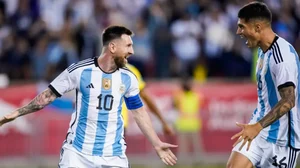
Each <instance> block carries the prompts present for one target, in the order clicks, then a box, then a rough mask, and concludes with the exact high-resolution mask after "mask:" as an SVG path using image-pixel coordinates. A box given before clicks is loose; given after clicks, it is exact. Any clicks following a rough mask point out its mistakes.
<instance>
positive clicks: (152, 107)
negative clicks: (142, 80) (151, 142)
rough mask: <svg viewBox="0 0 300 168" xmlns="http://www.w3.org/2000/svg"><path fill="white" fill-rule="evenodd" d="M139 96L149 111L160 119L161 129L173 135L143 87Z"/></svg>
mask: <svg viewBox="0 0 300 168" xmlns="http://www.w3.org/2000/svg"><path fill="white" fill-rule="evenodd" d="M140 96H141V98H142V99H143V100H144V102H145V103H146V105H147V106H148V108H149V109H150V111H151V112H152V113H153V114H154V115H155V116H156V117H157V118H158V119H159V120H160V122H161V124H162V126H163V131H164V133H165V134H167V135H174V131H173V129H172V128H171V127H170V126H169V125H168V123H167V121H166V120H165V119H164V117H163V116H162V114H161V112H160V111H159V109H158V107H157V106H156V105H155V103H154V102H153V100H152V99H151V97H149V96H148V94H147V93H146V91H145V89H143V90H141V91H140Z"/></svg>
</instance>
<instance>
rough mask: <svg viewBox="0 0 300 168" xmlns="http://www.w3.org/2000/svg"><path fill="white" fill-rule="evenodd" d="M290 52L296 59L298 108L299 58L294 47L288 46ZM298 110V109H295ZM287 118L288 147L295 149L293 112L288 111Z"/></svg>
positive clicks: (299, 103)
mask: <svg viewBox="0 0 300 168" xmlns="http://www.w3.org/2000/svg"><path fill="white" fill-rule="evenodd" d="M290 51H291V52H292V53H293V54H294V55H295V59H296V63H297V68H298V76H297V80H298V81H297V87H298V95H297V96H298V102H297V105H298V106H299V105H300V97H299V94H300V87H299V81H300V73H299V72H300V64H299V57H298V54H297V52H296V51H295V49H294V47H293V46H291V45H290ZM297 110H298V109H297ZM289 113H290V114H289V116H290V121H289V123H290V129H291V130H290V134H291V135H290V145H291V146H292V147H294V148H295V126H294V118H293V112H292V111H290V112H289Z"/></svg>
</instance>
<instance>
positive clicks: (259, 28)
mask: <svg viewBox="0 0 300 168" xmlns="http://www.w3.org/2000/svg"><path fill="white" fill-rule="evenodd" d="M254 26H255V27H254V29H255V32H256V33H260V32H261V24H260V23H259V22H256V23H255V24H254Z"/></svg>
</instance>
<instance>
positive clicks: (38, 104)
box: [0, 88, 56, 126]
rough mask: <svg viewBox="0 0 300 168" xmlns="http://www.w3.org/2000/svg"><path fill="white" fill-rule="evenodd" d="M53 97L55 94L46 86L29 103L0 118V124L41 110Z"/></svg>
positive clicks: (54, 97)
mask: <svg viewBox="0 0 300 168" xmlns="http://www.w3.org/2000/svg"><path fill="white" fill-rule="evenodd" d="M55 99H56V95H55V94H54V93H53V92H52V91H51V90H50V89H49V88H48V89H46V90H45V91H43V92H42V93H40V94H39V95H37V96H36V97H35V98H34V99H33V100H32V101H31V102H30V103H29V104H27V105H25V106H23V107H21V108H19V109H17V110H16V111H14V112H12V113H10V114H7V115H5V116H3V117H2V118H0V126H1V125H3V124H5V123H7V122H10V121H12V120H14V119H16V118H18V117H20V116H23V115H26V114H29V113H33V112H36V111H38V110H41V109H43V108H44V107H45V106H47V105H48V104H50V103H51V102H52V101H53V100H55Z"/></svg>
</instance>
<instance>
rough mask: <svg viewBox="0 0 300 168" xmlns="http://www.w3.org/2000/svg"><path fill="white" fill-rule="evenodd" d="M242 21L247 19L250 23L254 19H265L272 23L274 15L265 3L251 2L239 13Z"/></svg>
mask: <svg viewBox="0 0 300 168" xmlns="http://www.w3.org/2000/svg"><path fill="white" fill-rule="evenodd" d="M238 17H239V18H240V19H245V22H248V21H249V20H252V19H263V20H266V21H268V22H269V23H271V22H272V13H271V11H270V9H269V8H268V6H267V5H266V4H265V3H263V2H257V1H256V2H250V3H248V4H247V5H245V6H243V7H242V8H241V9H240V10H239V13H238Z"/></svg>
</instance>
